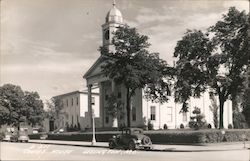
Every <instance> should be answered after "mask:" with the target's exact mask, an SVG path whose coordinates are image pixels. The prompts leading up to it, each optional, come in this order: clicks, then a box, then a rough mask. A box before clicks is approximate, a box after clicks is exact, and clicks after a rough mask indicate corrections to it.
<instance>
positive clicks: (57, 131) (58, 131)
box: [51, 128, 64, 134]
mask: <svg viewBox="0 0 250 161" xmlns="http://www.w3.org/2000/svg"><path fill="white" fill-rule="evenodd" d="M63 132H64V129H62V128H60V129H56V130H54V131H52V132H51V133H52V134H59V133H63Z"/></svg>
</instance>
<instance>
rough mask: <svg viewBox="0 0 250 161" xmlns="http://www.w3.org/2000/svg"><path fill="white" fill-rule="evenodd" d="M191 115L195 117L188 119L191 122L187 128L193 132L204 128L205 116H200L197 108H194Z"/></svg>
mask: <svg viewBox="0 0 250 161" xmlns="http://www.w3.org/2000/svg"><path fill="white" fill-rule="evenodd" d="M192 113H193V114H194V115H195V116H193V117H190V120H191V121H189V127H190V128H193V129H195V130H198V129H201V128H206V127H207V123H206V120H205V119H204V118H205V116H204V115H203V114H201V110H200V109H199V108H198V107H194V111H193V112H192Z"/></svg>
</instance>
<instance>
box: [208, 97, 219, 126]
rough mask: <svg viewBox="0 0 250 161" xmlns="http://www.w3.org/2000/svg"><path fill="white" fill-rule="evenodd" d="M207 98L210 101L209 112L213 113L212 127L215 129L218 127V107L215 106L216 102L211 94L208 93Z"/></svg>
mask: <svg viewBox="0 0 250 161" xmlns="http://www.w3.org/2000/svg"><path fill="white" fill-rule="evenodd" d="M209 98H210V100H211V106H209V108H210V110H211V111H212V113H213V123H214V127H215V128H216V129H217V128H218V125H219V120H218V111H219V107H218V105H217V101H216V98H215V96H214V93H213V92H210V93H209Z"/></svg>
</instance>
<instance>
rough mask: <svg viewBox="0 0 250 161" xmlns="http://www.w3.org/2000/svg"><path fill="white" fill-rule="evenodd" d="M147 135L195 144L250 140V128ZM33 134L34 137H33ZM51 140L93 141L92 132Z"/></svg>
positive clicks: (101, 138) (100, 137)
mask: <svg viewBox="0 0 250 161" xmlns="http://www.w3.org/2000/svg"><path fill="white" fill-rule="evenodd" d="M120 133H121V132H119V131H105V132H96V140H97V141H98V142H107V141H108V140H109V139H110V138H112V136H113V135H117V134H120ZM144 133H145V135H147V136H149V137H150V138H151V140H152V142H153V143H154V144H155V143H161V144H194V143H198V144H200V143H218V142H236V141H243V140H244V137H243V135H245V136H246V139H245V140H246V141H249V140H250V129H240V130H239V129H231V130H225V134H222V132H221V130H217V129H213V130H199V131H191V130H166V131H154V130H152V131H145V132H144ZM29 136H30V139H36V138H38V136H39V135H34V134H33V135H29ZM31 136H32V137H31ZM48 139H49V140H67V141H91V140H92V133H91V132H85V133H74V134H72V133H62V134H49V135H48Z"/></svg>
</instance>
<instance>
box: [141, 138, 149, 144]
mask: <svg viewBox="0 0 250 161" xmlns="http://www.w3.org/2000/svg"><path fill="white" fill-rule="evenodd" d="M142 142H143V144H144V145H148V144H150V143H151V140H150V138H149V137H144V138H143V140H142Z"/></svg>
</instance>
